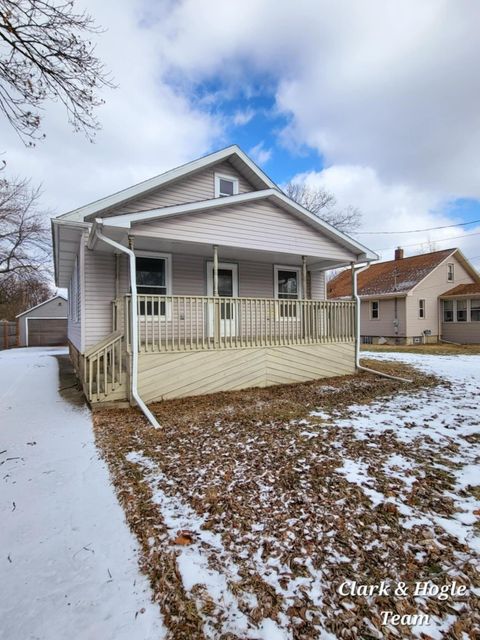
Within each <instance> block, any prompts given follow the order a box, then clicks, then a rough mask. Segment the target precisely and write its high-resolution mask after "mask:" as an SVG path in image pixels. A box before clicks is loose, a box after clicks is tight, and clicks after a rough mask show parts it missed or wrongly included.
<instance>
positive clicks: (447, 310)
mask: <svg viewBox="0 0 480 640" xmlns="http://www.w3.org/2000/svg"><path fill="white" fill-rule="evenodd" d="M443 321H444V322H453V300H444V301H443Z"/></svg>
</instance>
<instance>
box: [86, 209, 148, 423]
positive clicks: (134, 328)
mask: <svg viewBox="0 0 480 640" xmlns="http://www.w3.org/2000/svg"><path fill="white" fill-rule="evenodd" d="M101 228H102V221H101V220H99V219H97V220H95V225H94V229H93V231H94V233H95V235H96V237H97V238H98V239H99V240H101V241H102V242H105V243H106V244H109V245H110V246H111V247H113V248H114V249H117V251H121V252H122V253H125V254H126V255H127V256H128V259H129V261H130V269H129V273H130V287H131V296H132V297H131V300H132V303H131V305H130V308H131V312H132V318H131V335H132V375H131V376H130V390H131V393H132V397H133V399H134V400H135V402H136V403H137V405H138V406H139V408H140V410H141V411H142V413H143V415H144V416H145V417H146V418H147V420H148V421H149V422H150V424H151V425H152V427H155V429H159V428H160V425H159V424H158V422H157V420H156V418H155V416H154V415H153V413H152V412H151V411H150V409H149V408H148V407H147V405H146V404H145V402H144V401H143V400H142V398H141V397H140V395H139V393H138V387H137V380H138V313H137V278H136V264H135V254H134V253H133V251H132V250H131V249H127V247H124V246H123V245H121V244H120V243H118V242H115V240H111V239H110V238H107V237H106V236H104V235H103V233H102V232H101V231H100V229H101Z"/></svg>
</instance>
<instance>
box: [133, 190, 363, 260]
mask: <svg viewBox="0 0 480 640" xmlns="http://www.w3.org/2000/svg"><path fill="white" fill-rule="evenodd" d="M132 234H133V235H135V234H138V235H144V236H145V235H147V236H152V237H155V236H157V237H161V238H164V239H168V240H184V241H188V242H203V243H208V244H219V245H223V246H229V247H239V248H240V247H245V248H250V249H260V250H265V251H278V252H282V253H288V254H295V255H298V256H299V257H300V256H302V255H311V256H318V257H322V258H326V259H334V260H337V259H338V260H345V261H350V260H355V259H356V256H355V255H354V254H353V252H350V251H348V250H347V249H345V248H344V247H342V246H340V245H338V244H337V243H336V242H335V241H334V240H331V239H330V238H328V237H327V236H325V235H323V234H322V233H319V232H318V231H316V230H315V229H313V228H312V227H310V226H309V225H308V224H306V223H305V222H303V221H301V220H298V219H297V218H295V217H294V216H292V215H291V214H289V213H287V212H286V211H284V210H283V209H281V208H280V207H277V206H274V205H273V204H271V203H270V202H268V201H266V200H262V201H257V202H250V203H242V204H238V205H234V206H229V207H224V208H223V207H222V208H221V209H217V210H216V211H203V212H199V213H193V214H185V215H181V216H175V217H172V218H166V219H163V220H156V221H152V222H145V223H142V224H138V225H135V227H134V228H133V229H132Z"/></svg>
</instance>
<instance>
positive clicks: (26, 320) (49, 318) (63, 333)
mask: <svg viewBox="0 0 480 640" xmlns="http://www.w3.org/2000/svg"><path fill="white" fill-rule="evenodd" d="M67 318H68V302H67V299H66V298H65V296H63V295H61V294H57V295H56V296H53V298H50V299H49V300H45V302H41V303H40V304H37V305H36V306H35V307H31V308H30V309H27V310H26V311H24V312H23V313H19V314H18V316H17V323H18V334H19V342H18V344H19V346H20V347H49V346H53V345H63V344H67V324H68V320H67Z"/></svg>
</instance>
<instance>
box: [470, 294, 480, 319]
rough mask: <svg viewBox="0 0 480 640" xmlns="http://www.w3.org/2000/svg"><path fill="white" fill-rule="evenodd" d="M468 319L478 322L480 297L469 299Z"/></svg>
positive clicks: (479, 317)
mask: <svg viewBox="0 0 480 640" xmlns="http://www.w3.org/2000/svg"><path fill="white" fill-rule="evenodd" d="M470 320H471V321H472V322H480V298H472V299H471V300H470Z"/></svg>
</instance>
